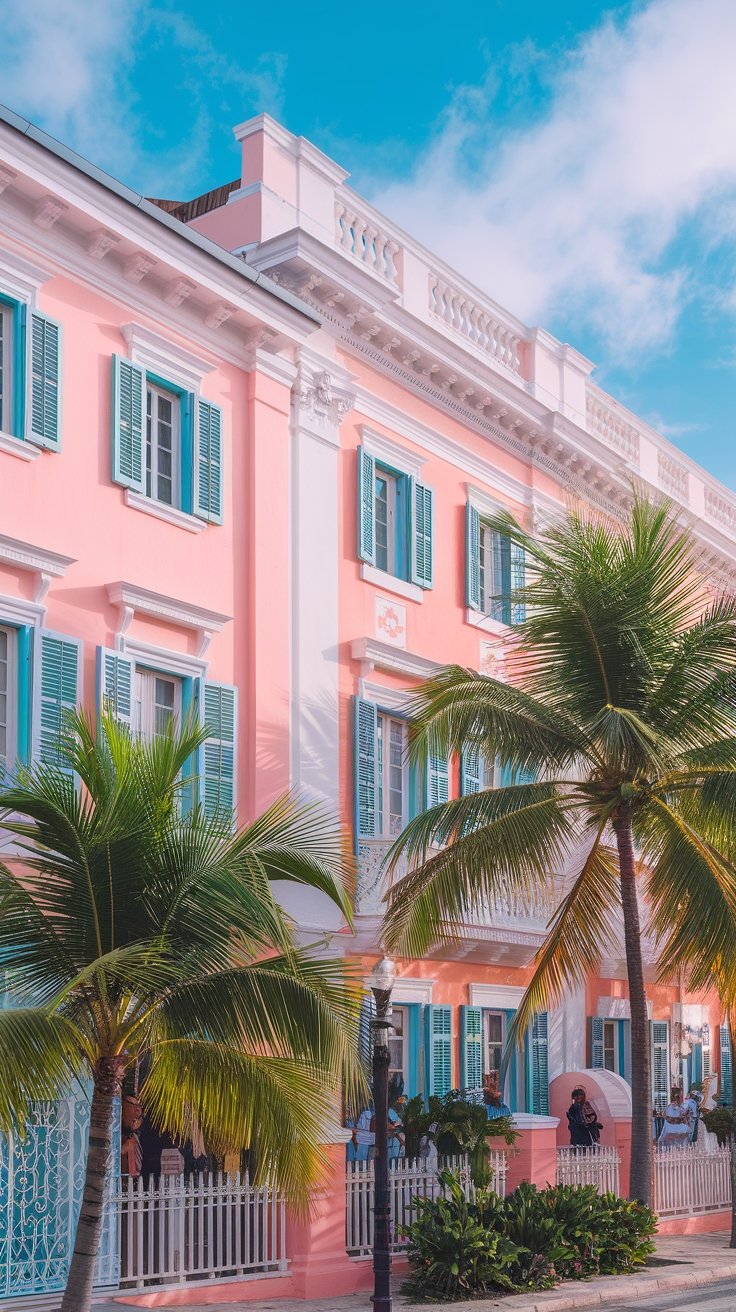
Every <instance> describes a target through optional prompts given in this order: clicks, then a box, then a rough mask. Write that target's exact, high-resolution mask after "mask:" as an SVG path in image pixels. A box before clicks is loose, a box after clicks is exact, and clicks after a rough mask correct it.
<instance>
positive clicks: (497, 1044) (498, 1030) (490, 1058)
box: [484, 1011, 506, 1075]
mask: <svg viewBox="0 0 736 1312" xmlns="http://www.w3.org/2000/svg"><path fill="white" fill-rule="evenodd" d="M485 1024H486V1044H485V1048H486V1051H485V1058H486V1059H485V1066H484V1073H485V1074H486V1075H488V1074H489V1073H490V1072H491V1071H499V1072H500V1070H501V1060H502V1058H503V1045H504V1040H505V1037H506V1034H505V1031H506V1017H505V1016H504V1014H503V1012H502V1011H487V1012H486V1013H485Z"/></svg>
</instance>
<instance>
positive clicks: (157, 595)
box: [107, 580, 232, 655]
mask: <svg viewBox="0 0 736 1312" xmlns="http://www.w3.org/2000/svg"><path fill="white" fill-rule="evenodd" d="M107 595H108V597H109V599H110V601H111V602H112V604H113V606H117V607H118V609H119V611H120V626H119V628H118V633H117V637H118V639H119V640H122V639H123V637H124V635H125V633H126V631H127V629H128V628H129V627H130V622H131V620H132V618H133V615H134V614H140V615H148V616H151V617H152V618H154V619H157V620H161V621H162V622H163V623H164V624H175V625H177V626H178V627H179V628H184V629H194V630H195V631H196V633H197V634H198V636H199V642H200V647H199V654H200V655H203V654H204V651H205V650H206V649H207V647H208V646H209V643H210V640H211V637H212V634H213V633H219V632H220V630H221V629H222V627H223V625H225V624H227V623H229V621H230V620H231V618H232V616H230V615H221V614H219V612H217V611H213V610H205V609H204V607H202V606H194V605H192V604H191V603H189V602H186V601H179V600H178V599H177V598H176V597H167V596H165V595H164V594H163V593H161V592H151V591H149V589H148V588H140V587H138V586H137V585H136V584H134V583H125V582H123V581H122V580H120V581H118V582H117V583H108V585H107Z"/></svg>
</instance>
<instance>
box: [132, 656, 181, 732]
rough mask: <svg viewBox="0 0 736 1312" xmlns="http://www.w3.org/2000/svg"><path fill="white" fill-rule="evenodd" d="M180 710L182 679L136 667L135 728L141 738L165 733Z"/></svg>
mask: <svg viewBox="0 0 736 1312" xmlns="http://www.w3.org/2000/svg"><path fill="white" fill-rule="evenodd" d="M180 713H181V681H180V680H179V679H174V678H171V677H170V676H169V675H165V674H158V673H157V672H156V671H155V670H145V669H140V668H136V671H135V706H134V715H133V729H134V731H135V733H137V734H139V735H140V737H142V738H149V739H150V738H155V737H158V736H159V735H160V734H165V733H167V732H168V730H169V729H170V728H171V727H172V725H173V724H174V722H175V721H176V719H177V718H178V717H179V716H180Z"/></svg>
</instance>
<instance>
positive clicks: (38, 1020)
mask: <svg viewBox="0 0 736 1312" xmlns="http://www.w3.org/2000/svg"><path fill="white" fill-rule="evenodd" d="M90 1055H91V1054H90V1053H89V1050H88V1045H87V1040H86V1037H85V1035H84V1033H83V1031H81V1030H79V1029H78V1028H77V1026H76V1025H74V1023H73V1022H72V1021H71V1020H69V1019H68V1017H66V1016H61V1015H59V1014H58V1013H52V1012H50V1011H48V1010H47V1009H45V1008H43V1007H6V1008H2V1009H0V1072H2V1074H0V1130H2V1131H4V1132H6V1133H7V1132H8V1131H9V1130H13V1129H17V1130H20V1129H22V1127H23V1126H24V1125H25V1123H26V1119H27V1116H28V1104H29V1103H31V1102H34V1101H37V1100H41V1101H43V1100H45V1099H53V1098H58V1097H59V1096H60V1094H61V1093H62V1091H63V1090H64V1089H67V1088H69V1087H70V1085H71V1084H72V1083H73V1081H74V1080H75V1078H76V1077H77V1076H79V1075H81V1074H82V1073H84V1072H85V1070H87V1069H88V1068H89V1065H88V1064H89V1057H90Z"/></svg>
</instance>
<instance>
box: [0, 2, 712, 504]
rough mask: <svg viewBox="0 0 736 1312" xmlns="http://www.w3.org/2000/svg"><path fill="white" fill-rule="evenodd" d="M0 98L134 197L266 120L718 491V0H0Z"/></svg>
mask: <svg viewBox="0 0 736 1312" xmlns="http://www.w3.org/2000/svg"><path fill="white" fill-rule="evenodd" d="M0 22H1V23H2V31H3V38H4V39H3V47H2V50H0V99H1V100H3V101H4V102H5V103H7V104H9V105H10V106H11V107H12V108H14V109H15V110H17V111H18V112H20V113H22V114H25V115H27V116H28V117H29V118H31V119H33V120H34V121H35V122H37V123H39V124H41V125H42V126H43V127H45V128H46V129H47V130H48V131H50V132H52V133H53V134H54V135H56V136H58V137H59V138H60V139H61V140H63V141H65V142H66V143H67V144H68V145H70V146H72V147H74V148H75V149H77V150H79V151H81V152H82V153H83V154H84V155H86V156H87V157H88V158H90V159H92V160H93V161H95V162H96V163H98V164H100V165H102V166H103V167H105V168H107V169H109V171H110V172H111V173H113V174H115V175H116V176H117V177H119V178H121V179H122V180H124V181H126V182H128V183H130V184H131V185H133V186H135V187H137V188H139V189H140V190H142V191H144V192H146V193H147V194H158V195H167V196H171V197H181V198H185V197H187V196H191V195H195V194H197V193H198V192H200V191H204V190H206V189H207V188H208V187H211V186H213V185H215V184H217V183H219V182H223V181H226V180H229V179H231V178H234V177H236V176H237V173H238V153H237V150H236V148H235V145H234V142H233V138H232V133H231V128H232V126H233V125H234V124H235V123H237V122H240V121H242V120H243V119H245V118H248V117H250V116H251V115H252V114H255V113H259V112H260V111H262V110H266V111H268V112H269V113H271V114H273V115H274V116H275V117H277V118H278V119H280V120H281V121H282V122H283V123H285V124H286V126H287V127H288V128H290V129H291V131H292V132H296V133H300V134H302V135H304V136H306V137H309V138H310V140H312V141H314V142H315V144H316V145H318V146H319V147H320V148H321V149H322V150H324V151H326V153H327V154H329V155H331V156H332V157H333V158H335V159H336V160H338V162H339V163H340V164H341V165H342V166H343V167H344V168H346V169H348V170H349V171H350V173H351V175H352V177H351V182H352V185H354V186H355V187H356V188H357V189H358V190H360V191H362V192H363V193H364V194H366V195H368V196H370V198H371V199H372V200H373V201H374V202H375V203H377V204H378V205H379V206H380V207H381V208H383V209H384V210H385V211H386V212H387V213H388V214H389V215H391V216H393V217H394V218H396V219H397V220H398V221H399V222H401V223H402V224H403V225H404V226H406V227H407V228H408V229H409V230H410V231H412V232H413V233H415V234H416V235H417V236H418V237H419V238H420V239H421V240H423V241H425V242H426V243H427V244H428V245H429V246H431V247H432V248H433V249H435V250H437V251H438V252H439V253H440V254H441V255H443V256H444V257H445V258H446V259H447V260H449V261H450V262H451V263H453V264H455V265H456V266H457V267H458V268H460V269H461V270H462V271H463V272H464V273H465V274H466V275H468V276H469V277H471V278H472V279H474V281H476V282H477V283H479V285H481V286H482V287H483V288H484V289H485V290H486V291H487V292H488V293H489V294H490V295H492V296H494V297H495V298H496V299H497V300H499V301H500V302H501V303H502V304H504V305H506V306H508V308H509V309H511V310H513V311H514V312H515V313H517V314H519V315H520V317H522V318H523V319H525V320H526V321H527V322H528V323H541V324H543V325H544V326H545V327H546V328H548V329H549V330H550V331H552V332H554V333H555V334H556V335H558V336H559V337H561V338H562V339H563V340H565V341H569V342H571V343H572V344H573V345H574V346H575V347H577V348H578V349H579V350H581V351H582V352H583V353H584V354H585V355H587V356H589V358H590V359H591V360H594V361H595V362H596V364H597V365H598V370H597V373H596V378H597V379H598V381H599V382H600V383H601V385H602V386H604V387H606V388H607V389H608V390H609V391H611V392H613V393H614V395H616V396H618V397H619V398H620V399H621V400H622V401H624V402H625V403H626V404H628V405H630V406H631V408H632V409H634V410H635V411H636V412H637V413H639V414H641V415H642V416H643V417H645V418H647V419H649V420H650V422H652V423H653V424H654V425H655V426H656V427H658V428H659V430H660V431H661V432H663V433H664V434H665V435H666V436H668V437H669V438H671V440H672V441H674V442H676V443H677V444H678V445H680V446H681V447H682V448H683V450H685V451H687V452H688V453H689V454H690V455H692V456H693V457H694V458H695V459H697V460H699V461H700V462H701V463H703V464H705V465H706V466H707V467H708V468H709V469H711V470H712V471H713V473H715V474H716V475H717V476H718V477H720V478H722V479H723V480H724V482H727V483H729V484H730V485H731V486H732V487H736V442H735V441H734V438H736V420H735V419H734V414H735V413H736V385H735V383H734V370H735V368H736V341H735V333H734V327H735V324H736V273H735V268H736V75H735V74H734V70H735V69H736V4H735V3H734V0H641V2H640V3H628V4H615V3H614V4H611V5H607V6H604V5H601V4H599V3H596V2H595V0H565V3H564V5H553V4H550V3H549V0H536V2H535V0H529V2H528V3H527V4H525V5H522V4H519V3H518V0H453V3H451V4H449V3H444V4H440V3H438V2H437V0H425V2H424V3H423V4H422V5H416V4H411V5H407V4H395V5H393V6H390V5H389V6H371V5H363V6H355V5H352V6H351V5H345V3H344V0H343V2H341V3H334V2H333V0H321V3H318V4H316V5H315V4H314V3H311V4H305V3H301V4H298V5H297V4H295V3H293V0H281V3H280V4H278V5H264V4H258V5H254V4H248V3H245V4H243V3H238V4H237V5H236V4H235V3H234V2H233V0H230V2H229V3H225V4H223V3H219V4H218V3H214V4H213V3H211V2H210V3H209V4H207V3H204V0H182V2H180V3H178V4H176V5H174V4H169V3H165V2H163V3H162V2H153V3H150V2H149V0H126V4H125V5H113V4H108V3H105V0H0Z"/></svg>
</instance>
